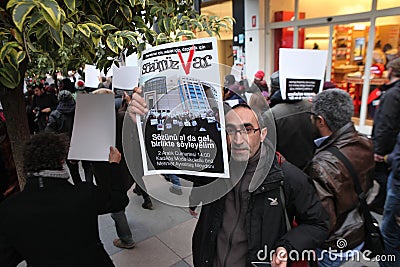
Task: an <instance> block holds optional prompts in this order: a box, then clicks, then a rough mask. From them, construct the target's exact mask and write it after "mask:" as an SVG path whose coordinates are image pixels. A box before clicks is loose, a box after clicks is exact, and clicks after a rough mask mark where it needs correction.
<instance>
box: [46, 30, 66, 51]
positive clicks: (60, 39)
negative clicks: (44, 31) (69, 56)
mask: <svg viewBox="0 0 400 267" xmlns="http://www.w3.org/2000/svg"><path fill="white" fill-rule="evenodd" d="M49 28H50V34H51V37H52V38H53V40H54V41H55V42H56V43H57V44H58V46H59V47H62V46H63V44H64V36H63V34H62V32H60V31H57V30H56V29H53V28H52V27H49Z"/></svg>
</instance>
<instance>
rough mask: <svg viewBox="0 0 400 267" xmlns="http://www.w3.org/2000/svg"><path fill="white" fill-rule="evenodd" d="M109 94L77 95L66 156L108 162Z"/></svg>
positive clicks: (111, 143) (112, 143) (110, 138)
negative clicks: (72, 126)
mask: <svg viewBox="0 0 400 267" xmlns="http://www.w3.org/2000/svg"><path fill="white" fill-rule="evenodd" d="M114 106H115V104H114V95H112V94H78V95H77V98H76V109H75V121H74V128H73V131H72V137H71V144H70V149H69V154H68V159H73V160H93V161H108V154H109V152H110V146H115V107H114Z"/></svg>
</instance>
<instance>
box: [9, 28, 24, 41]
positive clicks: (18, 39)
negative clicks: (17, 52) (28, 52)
mask: <svg viewBox="0 0 400 267" xmlns="http://www.w3.org/2000/svg"><path fill="white" fill-rule="evenodd" d="M11 34H12V36H14V38H15V40H17V42H18V43H20V44H23V43H24V39H23V38H22V35H21V32H19V31H16V30H15V29H13V31H11Z"/></svg>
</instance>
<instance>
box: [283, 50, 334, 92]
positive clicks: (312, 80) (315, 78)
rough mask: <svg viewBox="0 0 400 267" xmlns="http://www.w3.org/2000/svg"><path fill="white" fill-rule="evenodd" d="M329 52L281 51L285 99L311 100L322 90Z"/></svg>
mask: <svg viewBox="0 0 400 267" xmlns="http://www.w3.org/2000/svg"><path fill="white" fill-rule="evenodd" d="M327 55H328V51H326V50H309V49H289V48H280V49H279V82H280V87H281V95H282V98H283V99H289V100H301V99H305V98H310V97H312V96H313V95H315V94H316V93H318V92H319V91H321V90H322V87H323V85H324V74H325V69H326V60H327Z"/></svg>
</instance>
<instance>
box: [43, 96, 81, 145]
mask: <svg viewBox="0 0 400 267" xmlns="http://www.w3.org/2000/svg"><path fill="white" fill-rule="evenodd" d="M74 117H75V101H74V100H71V101H70V102H60V103H59V104H58V106H57V109H56V110H53V111H52V112H51V113H50V116H49V121H48V122H47V126H46V129H45V131H46V132H56V133H65V134H67V135H68V137H69V138H71V136H72V128H73V126H74Z"/></svg>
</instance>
